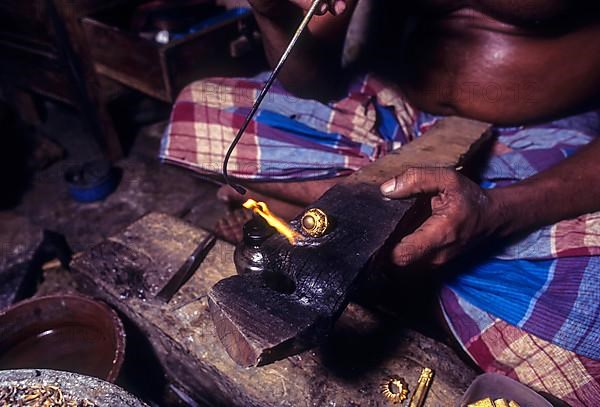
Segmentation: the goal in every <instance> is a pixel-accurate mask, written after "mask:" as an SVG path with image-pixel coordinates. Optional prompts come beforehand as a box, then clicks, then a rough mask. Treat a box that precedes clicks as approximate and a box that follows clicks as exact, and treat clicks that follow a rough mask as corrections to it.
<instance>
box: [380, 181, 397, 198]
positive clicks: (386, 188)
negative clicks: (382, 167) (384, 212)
mask: <svg viewBox="0 0 600 407" xmlns="http://www.w3.org/2000/svg"><path fill="white" fill-rule="evenodd" d="M395 190H396V178H392V179H391V180H389V181H386V182H384V183H383V184H382V185H381V193H382V194H383V195H389V194H391V193H392V192H394V191H395Z"/></svg>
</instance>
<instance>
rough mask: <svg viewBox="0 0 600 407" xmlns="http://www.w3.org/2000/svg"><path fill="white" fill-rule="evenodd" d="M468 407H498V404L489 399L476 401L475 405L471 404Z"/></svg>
mask: <svg viewBox="0 0 600 407" xmlns="http://www.w3.org/2000/svg"><path fill="white" fill-rule="evenodd" d="M467 407H496V404H494V401H493V400H492V399H491V398H490V397H488V398H486V399H483V400H479V401H476V402H475V403H473V404H469V405H468V406H467Z"/></svg>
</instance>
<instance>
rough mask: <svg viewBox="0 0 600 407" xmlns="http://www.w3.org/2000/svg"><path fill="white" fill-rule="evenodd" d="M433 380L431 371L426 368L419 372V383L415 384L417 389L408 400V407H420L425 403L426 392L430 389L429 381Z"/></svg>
mask: <svg viewBox="0 0 600 407" xmlns="http://www.w3.org/2000/svg"><path fill="white" fill-rule="evenodd" d="M432 380H433V370H431V369H430V368H428V367H426V368H423V370H422V371H421V376H419V381H418V384H417V389H416V390H415V392H414V393H413V395H412V397H411V398H410V403H409V404H408V405H409V407H421V406H422V405H423V404H424V403H425V398H426V397H427V392H428V391H429V388H430V387H431V381H432Z"/></svg>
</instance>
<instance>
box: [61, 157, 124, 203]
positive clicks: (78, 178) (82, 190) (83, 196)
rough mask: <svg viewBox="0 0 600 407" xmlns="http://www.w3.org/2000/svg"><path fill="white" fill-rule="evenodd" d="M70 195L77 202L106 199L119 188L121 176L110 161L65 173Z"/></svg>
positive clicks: (94, 162) (86, 165) (88, 164)
mask: <svg viewBox="0 0 600 407" xmlns="http://www.w3.org/2000/svg"><path fill="white" fill-rule="evenodd" d="M65 181H66V182H67V186H68V190H69V195H71V198H73V199H74V200H75V201H77V202H82V203H88V202H96V201H101V200H103V199H105V198H106V197H107V196H109V195H110V194H111V193H113V192H114V190H115V189H116V188H117V185H118V183H119V175H118V172H117V170H116V168H113V167H112V165H111V164H110V162H108V161H92V162H88V163H85V164H83V165H77V166H73V167H70V168H69V169H67V171H65Z"/></svg>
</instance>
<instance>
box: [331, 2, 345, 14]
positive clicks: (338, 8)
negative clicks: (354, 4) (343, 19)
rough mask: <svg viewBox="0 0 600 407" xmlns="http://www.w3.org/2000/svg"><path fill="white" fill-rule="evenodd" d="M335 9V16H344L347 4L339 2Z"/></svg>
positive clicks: (334, 6)
mask: <svg viewBox="0 0 600 407" xmlns="http://www.w3.org/2000/svg"><path fill="white" fill-rule="evenodd" d="M333 8H334V10H335V14H338V15H339V14H342V13H343V12H344V11H346V2H344V1H342V0H338V1H336V2H335V4H334V5H333Z"/></svg>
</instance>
